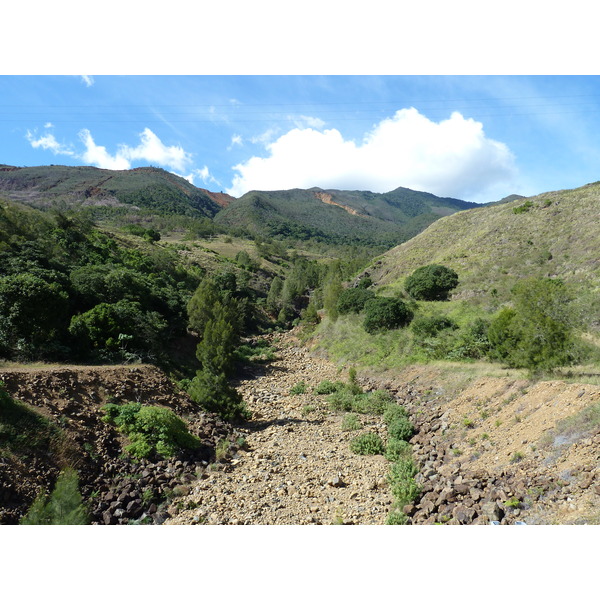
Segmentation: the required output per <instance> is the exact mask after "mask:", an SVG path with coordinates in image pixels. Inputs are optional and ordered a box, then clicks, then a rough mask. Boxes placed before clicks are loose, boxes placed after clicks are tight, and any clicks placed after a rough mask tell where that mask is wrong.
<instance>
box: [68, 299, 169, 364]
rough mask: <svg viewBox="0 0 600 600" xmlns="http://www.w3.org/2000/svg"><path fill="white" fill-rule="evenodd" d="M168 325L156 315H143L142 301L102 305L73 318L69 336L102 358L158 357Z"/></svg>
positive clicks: (86, 350)
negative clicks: (110, 356) (150, 355)
mask: <svg viewBox="0 0 600 600" xmlns="http://www.w3.org/2000/svg"><path fill="white" fill-rule="evenodd" d="M167 326H168V324H167V322H166V321H165V320H164V319H163V318H162V317H161V316H160V315H159V314H158V313H157V312H144V311H143V310H142V308H141V305H140V303H139V302H131V301H130V300H119V301H118V302H115V303H107V302H102V303H100V304H97V305H96V306H95V307H94V308H92V309H91V310H88V311H87V312H85V313H83V314H81V315H75V316H73V318H72V319H71V324H70V326H69V333H71V335H73V336H74V337H75V338H76V339H77V342H78V343H79V345H80V347H81V349H82V350H83V351H84V352H99V353H100V355H101V356H109V355H116V356H121V357H126V356H128V355H129V354H135V355H137V356H141V355H144V356H146V355H147V354H148V353H149V352H150V353H153V354H158V353H160V352H161V349H162V348H163V345H164V337H163V336H164V332H165V330H166V329H167Z"/></svg>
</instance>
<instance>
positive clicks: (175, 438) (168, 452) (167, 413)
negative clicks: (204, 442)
mask: <svg viewBox="0 0 600 600" xmlns="http://www.w3.org/2000/svg"><path fill="white" fill-rule="evenodd" d="M104 410H105V411H106V415H105V417H104V420H106V421H107V422H109V423H114V425H116V427H117V429H118V430H119V431H121V432H122V433H124V434H125V435H127V437H128V438H129V441H130V442H131V443H130V444H129V445H128V446H126V447H125V451H126V452H128V453H129V454H131V455H132V456H135V457H136V458H149V457H151V456H153V455H158V456H160V457H169V456H174V455H175V454H177V452H179V451H180V450H181V449H183V448H187V449H191V450H193V449H196V448H198V447H200V445H201V442H200V440H199V439H198V438H197V437H195V436H193V435H192V434H190V433H189V431H188V429H187V425H186V424H185V423H184V421H182V420H181V419H180V418H179V417H178V416H177V415H176V414H175V413H174V412H173V411H171V410H169V409H168V408H164V407H159V406H142V405H141V404H139V403H138V402H133V403H129V404H124V405H117V404H107V405H105V406H104Z"/></svg>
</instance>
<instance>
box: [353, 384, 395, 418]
mask: <svg viewBox="0 0 600 600" xmlns="http://www.w3.org/2000/svg"><path fill="white" fill-rule="evenodd" d="M391 402H393V399H392V396H391V395H390V393H389V392H387V391H385V390H375V391H374V392H371V393H369V394H358V395H356V396H355V397H354V401H353V404H352V406H353V410H354V411H355V412H357V413H361V414H363V415H382V414H383V413H384V412H385V410H386V408H387V407H388V406H389V405H390V403H391Z"/></svg>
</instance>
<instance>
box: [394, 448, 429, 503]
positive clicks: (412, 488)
mask: <svg viewBox="0 0 600 600" xmlns="http://www.w3.org/2000/svg"><path fill="white" fill-rule="evenodd" d="M417 472H418V470H417V468H416V466H415V464H414V463H413V461H412V460H411V459H400V460H398V461H396V462H395V463H393V464H392V466H391V468H390V472H389V473H388V483H389V484H390V488H391V491H392V495H393V496H394V498H395V499H396V501H397V502H398V504H399V505H402V506H403V505H405V504H410V503H411V502H413V501H414V500H416V499H417V498H418V496H419V494H420V493H421V486H420V485H419V484H418V483H417V482H416V481H415V479H414V476H415V475H416V474H417Z"/></svg>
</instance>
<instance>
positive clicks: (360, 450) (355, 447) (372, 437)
mask: <svg viewBox="0 0 600 600" xmlns="http://www.w3.org/2000/svg"><path fill="white" fill-rule="evenodd" d="M350 450H351V451H352V452H354V454H362V455H367V454H383V453H384V451H385V446H384V444H383V440H382V439H381V438H380V437H379V436H378V435H377V434H376V433H372V432H369V433H363V434H361V435H358V436H356V437H355V438H354V439H353V440H352V441H351V442H350Z"/></svg>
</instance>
